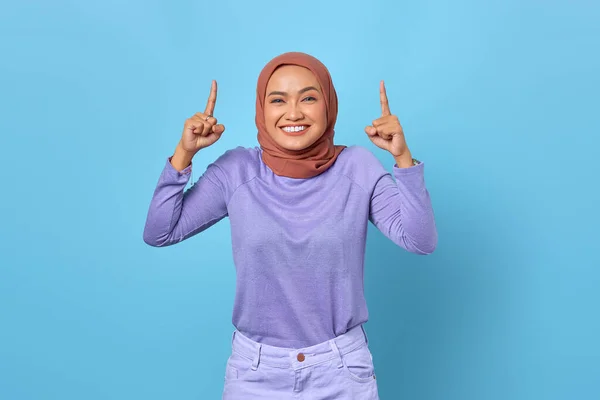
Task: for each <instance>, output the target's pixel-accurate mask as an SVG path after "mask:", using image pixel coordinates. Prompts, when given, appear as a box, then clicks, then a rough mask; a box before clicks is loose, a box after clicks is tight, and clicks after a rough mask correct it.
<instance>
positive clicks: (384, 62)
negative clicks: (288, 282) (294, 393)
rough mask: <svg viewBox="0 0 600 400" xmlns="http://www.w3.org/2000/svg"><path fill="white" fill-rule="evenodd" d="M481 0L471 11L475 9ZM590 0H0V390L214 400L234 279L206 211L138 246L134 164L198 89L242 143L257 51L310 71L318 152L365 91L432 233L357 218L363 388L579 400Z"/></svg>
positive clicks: (590, 117)
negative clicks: (328, 102) (370, 368)
mask: <svg viewBox="0 0 600 400" xmlns="http://www.w3.org/2000/svg"><path fill="white" fill-rule="evenodd" d="M484 3H485V4H484ZM599 18H600V6H599V5H598V4H597V3H596V4H595V5H593V4H592V1H591V0H590V1H573V2H571V4H570V5H567V4H566V2H564V3H559V2H555V1H541V0H539V1H533V0H527V1H523V0H521V1H512V0H511V1H503V2H499V1H496V2H482V1H475V0H471V1H468V0H459V1H442V0H430V1H419V2H402V1H372V2H367V1H343V2H342V1H337V2H334V1H329V2H326V1H308V0H306V1H302V2H284V1H279V2H270V1H248V2H242V1H235V2H234V1H218V2H217V1H214V2H202V1H178V2H176V3H172V2H167V1H166V0H163V1H158V0H155V1H145V2H142V1H139V0H137V1H129V2H128V3H127V4H125V2H119V1H115V0H108V1H106V0H105V1H102V2H100V1H96V2H91V1H88V2H83V1H81V2H75V1H55V2H42V1H26V2H20V3H19V2H11V3H8V2H4V3H3V5H2V7H1V9H0V57H1V62H0V110H1V111H0V114H1V118H0V135H1V136H0V149H1V151H2V168H1V172H0V179H1V180H2V186H1V187H2V189H1V191H2V195H1V196H0V206H1V210H2V213H1V214H2V218H1V220H2V223H1V224H0V235H1V238H0V264H1V268H0V399H2V400H4V399H6V400H17V399H18V400H21V399H22V400H25V399H61V400H70V399H77V400H79V399H86V400H95V399H127V400H129V399H146V400H150V399H178V400H183V399H217V398H220V395H221V390H222V385H223V376H224V366H225V362H226V359H227V356H228V355H229V345H230V338H231V332H232V330H233V327H232V325H231V322H230V321H231V311H232V304H233V294H234V285H235V282H234V269H233V264H232V256H231V248H230V239H229V224H228V222H227V220H225V221H223V222H221V223H219V224H218V225H216V226H214V227H212V228H211V229H210V230H209V231H206V232H204V233H202V234H200V235H198V236H196V237H194V238H192V239H190V240H188V241H186V242H184V243H181V244H179V245H177V246H174V247H172V248H163V249H155V248H151V247H149V246H147V245H146V244H144V243H143V241H142V230H143V225H144V221H145V217H146V212H147V207H148V204H149V201H150V198H151V195H152V192H153V190H154V185H155V184H156V181H157V179H158V175H159V174H160V172H161V169H162V167H163V165H164V162H165V160H166V157H168V156H169V155H170V154H171V153H172V151H173V149H174V148H175V145H176V143H177V141H178V140H179V137H180V134H181V129H182V127H183V123H184V120H185V119H186V118H188V117H189V116H191V115H192V114H193V113H195V112H197V111H202V110H203V109H204V106H205V104H206V99H207V96H208V92H209V89H210V81H211V79H217V80H218V83H219V99H218V103H217V108H216V112H215V115H216V116H217V117H218V119H219V121H220V122H222V123H224V124H225V126H226V128H227V131H226V133H225V135H224V136H223V138H222V140H221V141H219V142H218V143H217V144H215V145H214V146H213V147H211V148H209V149H207V150H206V151H203V153H202V155H201V156H199V157H198V158H197V159H196V160H195V165H196V168H195V169H196V173H195V178H197V177H198V176H199V174H200V173H201V171H202V170H203V169H204V168H205V167H206V165H207V164H208V163H209V162H211V161H212V160H213V159H215V158H216V157H218V156H219V155H220V154H221V153H223V152H224V151H225V150H227V149H229V148H231V147H235V146H238V145H241V146H254V145H255V144H256V134H255V133H256V130H255V126H254V94H255V84H256V78H257V76H258V73H259V71H260V69H261V68H262V66H263V65H264V64H265V63H266V62H267V61H268V60H269V59H271V58H272V57H274V56H275V55H277V54H279V53H282V52H285V51H290V50H299V51H306V52H309V53H311V54H313V55H315V56H317V57H318V58H320V59H321V60H322V61H323V62H324V63H325V64H326V65H327V66H328V67H329V69H330V71H331V73H332V75H333V78H334V82H335V84H336V87H337V90H338V94H339V97H340V114H339V119H338V124H337V142H339V143H345V144H358V145H362V146H366V147H368V148H370V149H372V150H373V152H374V153H375V154H376V155H377V157H379V158H380V159H381V160H382V162H384V163H385V165H386V166H387V167H389V169H390V170H391V167H392V162H393V160H392V158H391V156H389V155H388V154H385V153H384V152H383V151H382V150H379V149H377V148H375V147H374V146H373V145H372V144H371V143H370V142H369V140H368V138H367V137H366V135H365V134H364V131H363V129H364V127H365V126H366V125H368V124H370V122H371V121H372V120H373V119H375V118H377V117H378V116H379V115H380V114H379V113H380V106H379V98H378V96H379V93H378V82H379V80H380V79H384V80H385V81H386V85H387V90H388V95H389V98H390V105H391V109H392V112H393V113H394V114H396V115H398V116H399V118H400V120H401V122H402V124H403V126H404V129H405V132H406V136H407V140H408V144H409V146H410V148H411V150H412V152H413V154H414V155H415V156H416V157H417V158H419V159H422V160H423V161H425V162H426V180H427V184H428V188H429V190H430V193H431V196H432V199H433V203H434V207H435V212H436V218H437V224H438V229H439V236H440V240H439V246H438V249H437V251H436V252H435V253H434V254H433V255H431V256H426V257H422V256H416V255H412V254H407V253H406V252H404V251H403V250H401V249H399V248H397V247H395V246H394V245H393V244H392V243H391V242H390V241H388V240H387V239H385V237H383V235H382V234H381V233H380V232H378V231H377V230H376V229H371V231H370V236H369V240H368V249H367V255H366V259H367V262H366V271H367V272H366V292H367V297H368V303H369V307H370V312H371V320H370V321H369V323H368V324H367V330H368V332H369V337H370V341H371V347H372V351H373V354H374V357H375V363H376V368H377V375H378V382H379V387H380V395H381V398H382V399H388V400H393V399H421V400H425V399H431V400H433V399H436V400H438V399H439V400H454V399H456V400H467V399H473V400H481V399H485V400H488V399H489V400H494V399H512V400H532V399H565V400H566V399H569V400H570V399H577V400H584V399H598V398H600V344H599V338H600V312H599V310H598V308H599V305H600V269H599V267H600V258H599V252H598V250H599V245H598V242H599V238H600V235H599V234H598V225H599V223H600V218H599V213H598V207H599V204H600V196H599V190H598V182H599V181H600V180H599V179H598V172H599V168H598V164H597V159H598V156H597V151H598V147H599V145H600V139H599V138H598V137H599V133H600V129H599V128H600V124H599V119H598V112H599V110H600V104H599V100H598V93H599V89H600V85H599V71H600V52H599V51H598V49H599V48H600V45H599V43H598V42H599V37H600V25H599V24H598V20H599Z"/></svg>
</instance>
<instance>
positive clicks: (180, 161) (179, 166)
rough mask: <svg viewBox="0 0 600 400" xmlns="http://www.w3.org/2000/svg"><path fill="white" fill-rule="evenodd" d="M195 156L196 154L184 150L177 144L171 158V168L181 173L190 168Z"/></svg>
mask: <svg viewBox="0 0 600 400" xmlns="http://www.w3.org/2000/svg"><path fill="white" fill-rule="evenodd" d="M195 154H196V153H194V152H190V151H187V150H185V149H184V148H183V146H182V145H181V142H180V143H178V144H177V147H176V148H175V152H174V153H173V156H172V157H171V165H173V168H175V169H176V170H177V171H179V172H181V171H183V170H184V169H186V168H187V167H189V166H190V164H191V163H192V159H193V158H194V155H195Z"/></svg>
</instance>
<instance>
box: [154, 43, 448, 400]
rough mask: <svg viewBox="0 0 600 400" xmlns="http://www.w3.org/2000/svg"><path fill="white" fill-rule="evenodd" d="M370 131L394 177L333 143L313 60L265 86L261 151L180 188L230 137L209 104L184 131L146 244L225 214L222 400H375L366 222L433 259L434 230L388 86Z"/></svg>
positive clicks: (366, 156) (291, 60) (325, 89)
mask: <svg viewBox="0 0 600 400" xmlns="http://www.w3.org/2000/svg"><path fill="white" fill-rule="evenodd" d="M380 96H381V109H382V115H381V117H380V118H378V119H376V120H375V121H373V124H372V125H370V126H367V128H366V129H365V132H366V133H367V135H368V136H369V138H370V139H371V141H372V142H373V143H374V144H375V145H376V146H378V147H380V148H382V149H384V150H387V151H388V152H389V153H390V154H391V155H392V156H393V158H394V160H395V165H394V167H393V175H394V176H395V181H394V179H393V178H392V176H391V174H389V173H388V172H387V171H386V170H385V169H384V167H383V166H382V165H381V163H379V161H378V160H377V159H376V158H375V156H373V155H372V154H371V153H370V152H369V151H367V150H366V149H364V148H361V147H355V146H352V147H346V146H339V145H334V141H333V138H334V125H335V122H336V118H337V105H338V104H337V95H336V91H335V88H334V86H333V83H332V80H331V77H330V75H329V72H328V70H327V68H326V67H325V66H324V65H323V64H322V63H321V62H320V61H319V60H317V59H315V58H314V57H312V56H309V55H307V54H304V53H286V54H282V55H280V56H278V57H276V58H275V59H273V60H271V61H270V62H269V63H268V64H267V65H266V66H265V67H264V69H263V71H262V72H261V74H260V76H259V78H258V85H257V98H256V126H257V128H258V142H259V144H260V147H258V148H251V149H246V148H236V149H233V150H229V151H227V152H225V153H224V154H223V155H222V156H221V157H219V158H218V159H217V160H216V161H215V162H213V163H212V164H210V165H209V166H208V167H207V169H206V171H205V172H204V174H203V175H202V177H200V179H198V181H197V182H196V183H195V184H194V186H192V187H191V188H190V189H188V190H187V191H184V189H185V187H186V184H187V183H188V180H189V179H190V174H191V168H192V167H191V162H192V158H193V157H194V156H195V155H196V153H197V152H198V151H199V150H201V149H203V148H206V147H208V146H210V145H212V144H214V143H215V142H216V141H217V140H218V139H219V138H220V137H221V135H222V134H223V132H224V130H225V128H224V127H223V125H221V124H217V119H216V118H215V117H214V116H213V110H214V108H215V103H216V99H217V86H216V82H213V84H212V87H211V93H210V96H209V99H208V104H207V106H206V109H205V111H204V112H203V113H197V114H195V115H194V116H193V117H191V118H190V119H188V120H187V121H186V122H185V126H184V129H183V134H182V137H181V140H180V141H179V144H178V145H177V147H176V150H175V153H174V154H173V156H172V157H170V158H169V159H168V161H167V163H166V165H165V167H164V170H163V172H162V174H161V176H160V179H159V181H158V185H157V187H156V190H155V192H154V196H153V198H152V201H151V204H150V209H149V212H148V218H147V222H146V227H145V231H144V240H145V241H146V243H148V244H150V245H152V246H168V245H172V244H174V243H178V242H180V241H182V240H185V239H187V238H189V237H191V236H193V235H195V234H197V233H199V232H202V231H204V230H205V229H207V228H209V227H210V226H211V225H213V224H215V223H216V222H218V221H220V220H221V219H223V218H224V217H229V220H230V223H231V235H232V246H233V256H234V262H235V267H236V273H237V286H236V287H237V289H236V295H235V306H234V311H233V324H234V326H235V328H236V330H235V332H234V334H233V339H232V353H231V357H230V358H229V360H228V362H227V367H226V373H225V388H224V392H223V398H224V399H261V400H264V399H277V400H283V399H292V398H302V399H360V400H371V399H378V394H377V384H376V380H375V373H374V366H373V362H372V356H371V353H370V350H369V347H368V341H367V338H366V334H365V331H364V329H363V326H362V325H363V324H364V323H365V322H366V321H367V319H368V312H367V306H366V303H365V298H364V293H363V263H364V255H365V240H366V233H367V225H368V221H371V222H372V223H373V224H374V225H375V226H376V227H377V228H379V229H380V230H381V231H382V232H383V233H384V234H385V235H386V236H387V237H388V238H390V239H391V240H393V241H394V242H395V243H396V244H397V245H399V246H401V247H402V248H404V249H406V250H408V251H411V252H414V253H418V254H428V253H431V252H432V251H433V250H434V248H435V246H436V243H437V231H436V227H435V221H434V216H433V210H432V207H431V202H430V198H429V194H428V192H427V189H426V187H425V184H424V178H423V164H421V163H419V162H418V161H416V160H414V159H413V157H412V155H411V153H410V151H409V149H408V147H407V145H406V141H405V139H404V134H403V131H402V127H401V126H400V123H399V121H398V118H397V117H396V116H394V115H392V114H391V112H390V109H389V105H388V100H387V96H386V92H385V87H384V85H383V82H382V83H381V87H380Z"/></svg>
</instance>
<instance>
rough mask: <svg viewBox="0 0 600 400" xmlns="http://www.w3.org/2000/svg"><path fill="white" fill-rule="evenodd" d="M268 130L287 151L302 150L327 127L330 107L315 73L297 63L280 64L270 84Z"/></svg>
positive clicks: (267, 104)
mask: <svg viewBox="0 0 600 400" xmlns="http://www.w3.org/2000/svg"><path fill="white" fill-rule="evenodd" d="M264 104H265V106H264V115H265V124H266V127H267V132H268V133H269V135H270V136H271V137H272V138H273V140H274V141H275V142H276V143H277V144H278V145H279V146H281V147H283V148H284V149H287V150H303V149H306V148H307V147H309V146H310V145H312V144H313V143H315V142H316V141H317V140H318V139H319V138H320V137H321V136H322V135H323V133H324V132H325V129H326V128H327V107H326V104H325V99H324V97H323V92H322V91H321V86H320V85H319V82H318V81H317V78H316V77H315V76H314V75H313V73H312V72H311V71H310V70H308V69H306V68H304V67H299V66H296V65H284V66H282V67H279V68H278V69H277V70H276V71H275V72H274V73H273V75H272V76H271V78H270V79H269V82H268V83H267V94H266V98H265V103H264Z"/></svg>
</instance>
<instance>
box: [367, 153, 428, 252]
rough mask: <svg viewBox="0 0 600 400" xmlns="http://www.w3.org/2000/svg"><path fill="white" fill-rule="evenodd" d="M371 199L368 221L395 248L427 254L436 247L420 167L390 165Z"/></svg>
mask: <svg viewBox="0 0 600 400" xmlns="http://www.w3.org/2000/svg"><path fill="white" fill-rule="evenodd" d="M393 175H394V178H395V181H394V178H392V175H390V174H389V173H388V174H385V175H383V176H382V177H381V178H380V179H379V180H378V181H377V183H376V185H375V188H374V190H373V193H372V196H371V208H370V221H371V222H372V223H373V224H374V225H375V226H376V227H377V228H378V229H379V230H380V231H381V232H382V233H383V234H384V235H385V236H387V237H388V238H389V239H391V240H392V241H393V242H394V243H396V244H397V245H398V246H400V247H402V248H404V249H406V250H407V251H410V252H412V253H416V254H430V253H432V252H433V251H434V250H435V248H436V246H437V239H438V235H437V229H436V225H435V218H434V213H433V207H432V205H431V199H430V197H429V192H428V191H427V188H426V187H425V179H424V164H423V163H420V164H417V165H415V166H412V167H410V168H398V167H397V166H394V169H393Z"/></svg>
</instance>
